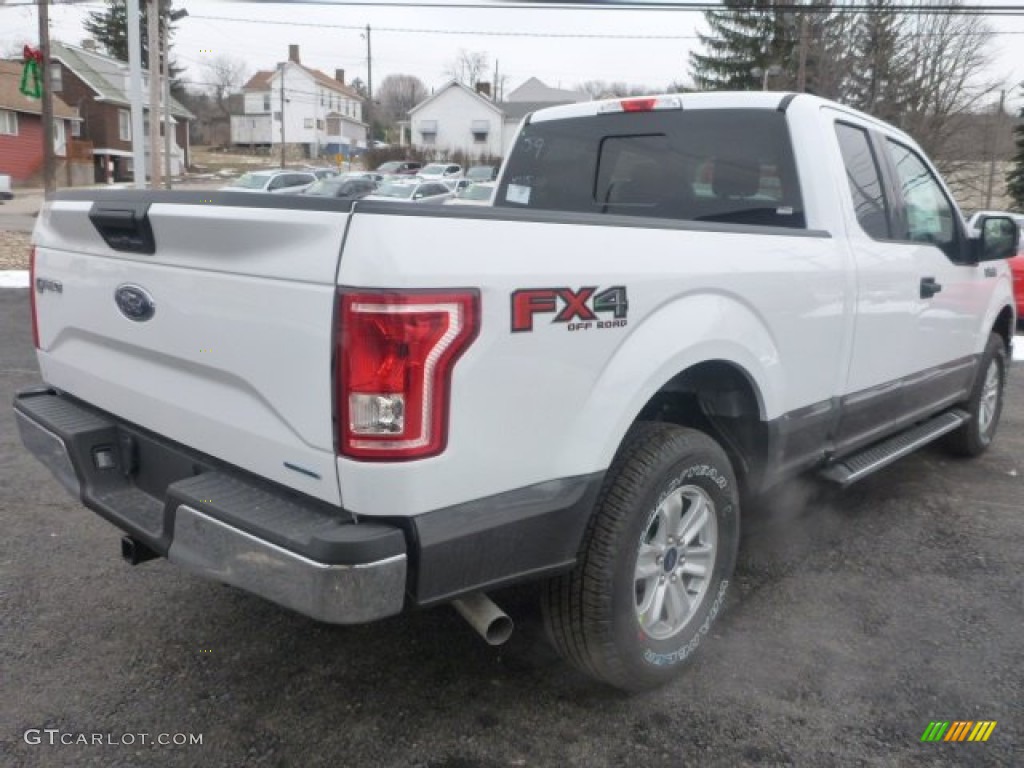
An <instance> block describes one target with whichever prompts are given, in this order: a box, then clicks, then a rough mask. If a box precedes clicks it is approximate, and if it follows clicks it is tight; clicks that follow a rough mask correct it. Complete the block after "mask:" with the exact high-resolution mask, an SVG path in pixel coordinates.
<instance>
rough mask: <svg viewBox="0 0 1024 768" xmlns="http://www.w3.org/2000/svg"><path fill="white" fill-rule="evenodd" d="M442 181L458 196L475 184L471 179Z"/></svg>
mask: <svg viewBox="0 0 1024 768" xmlns="http://www.w3.org/2000/svg"><path fill="white" fill-rule="evenodd" d="M440 181H441V183H442V184H444V185H445V186H446V187H448V189H450V190H451V191H452V192H454V193H455V194H456V195H458V194H459V192H461V191H462V190H464V189H465V188H466V187H468V186H469V185H470V184H472V183H473V182H472V181H470V180H469V179H441V180H440Z"/></svg>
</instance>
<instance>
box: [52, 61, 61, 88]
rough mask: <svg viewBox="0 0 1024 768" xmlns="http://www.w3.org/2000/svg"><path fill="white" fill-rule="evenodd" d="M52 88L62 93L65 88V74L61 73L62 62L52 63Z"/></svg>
mask: <svg viewBox="0 0 1024 768" xmlns="http://www.w3.org/2000/svg"><path fill="white" fill-rule="evenodd" d="M50 90H51V91H52V92H53V93H60V92H61V91H62V90H64V76H63V74H62V73H61V68H60V64H57V63H56V62H53V63H51V64H50Z"/></svg>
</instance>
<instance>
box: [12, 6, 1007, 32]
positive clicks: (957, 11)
mask: <svg viewBox="0 0 1024 768" xmlns="http://www.w3.org/2000/svg"><path fill="white" fill-rule="evenodd" d="M300 2H302V0H300ZM38 4H39V0H13V2H5V3H3V4H2V5H0V8H14V7H27V6H33V5H38ZM305 4H309V5H318V6H324V5H334V6H339V7H350V8H385V9H386V8H399V9H401V8H418V9H422V8H432V9H450V10H503V11H519V10H532V11H538V10H542V11H581V10H587V11H600V12H615V11H631V12H655V13H657V12H661V13H668V12H689V13H704V12H706V11H723V10H734V9H727V8H726V7H725V6H723V5H722V4H721V3H710V2H686V1H685V0H683V1H679V0H630V2H619V3H610V4H604V3H601V4H596V3H584V2H579V3H564V2H563V3H550V2H546V0H518V1H517V2H510V3H501V2H496V3H481V2H466V3H459V2H443V1H442V0H437V1H434V2H421V1H420V0H396V1H395V2H386V1H384V2H381V1H380V0H364V1H360V0H333V2H329V3H323V2H318V0H307V2H306V3H305ZM56 5H74V6H82V7H103V6H98V5H97V4H95V3H93V2H90V1H89V0H83V1H82V2H78V0H65V2H63V3H56V4H55V6H56ZM745 10H750V11H769V10H770V11H772V12H779V13H830V14H850V13H861V12H877V11H878V10H879V8H878V6H877V5H871V4H868V3H866V2H858V3H849V4H844V5H834V4H831V3H827V2H817V3H809V4H801V3H798V2H792V3H785V4H781V3H780V4H775V5H771V6H764V7H756V6H755V7H751V8H748V9H745ZM884 12H886V13H890V12H891V13H899V14H906V15H913V16H929V15H932V16H934V15H971V16H975V15H985V16H1024V7H1020V6H1012V5H991V4H986V5H963V4H961V3H958V2H951V3H928V4H921V3H902V4H892V5H887V6H885V8H884ZM196 18H202V17H198V16H197V17H196ZM206 18H216V17H206ZM224 20H226V21H248V20H243V19H224ZM317 26H328V25H322V24H321V25H317Z"/></svg>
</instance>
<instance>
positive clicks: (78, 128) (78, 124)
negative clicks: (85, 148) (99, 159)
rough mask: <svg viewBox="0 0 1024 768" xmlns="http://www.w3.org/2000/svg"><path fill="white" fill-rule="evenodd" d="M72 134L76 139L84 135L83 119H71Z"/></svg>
mask: <svg viewBox="0 0 1024 768" xmlns="http://www.w3.org/2000/svg"><path fill="white" fill-rule="evenodd" d="M71 135H72V136H74V137H75V138H76V139H77V138H78V137H80V136H81V135H82V121H81V120H72V121H71Z"/></svg>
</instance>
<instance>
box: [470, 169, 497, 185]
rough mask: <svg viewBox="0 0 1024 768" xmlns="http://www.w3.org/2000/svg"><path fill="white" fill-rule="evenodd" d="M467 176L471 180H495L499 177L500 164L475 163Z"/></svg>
mask: <svg viewBox="0 0 1024 768" xmlns="http://www.w3.org/2000/svg"><path fill="white" fill-rule="evenodd" d="M466 178H467V179H469V180H470V181H494V180H495V179H496V178H498V166H496V165H474V166H473V167H472V168H470V169H469V170H468V171H466Z"/></svg>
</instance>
